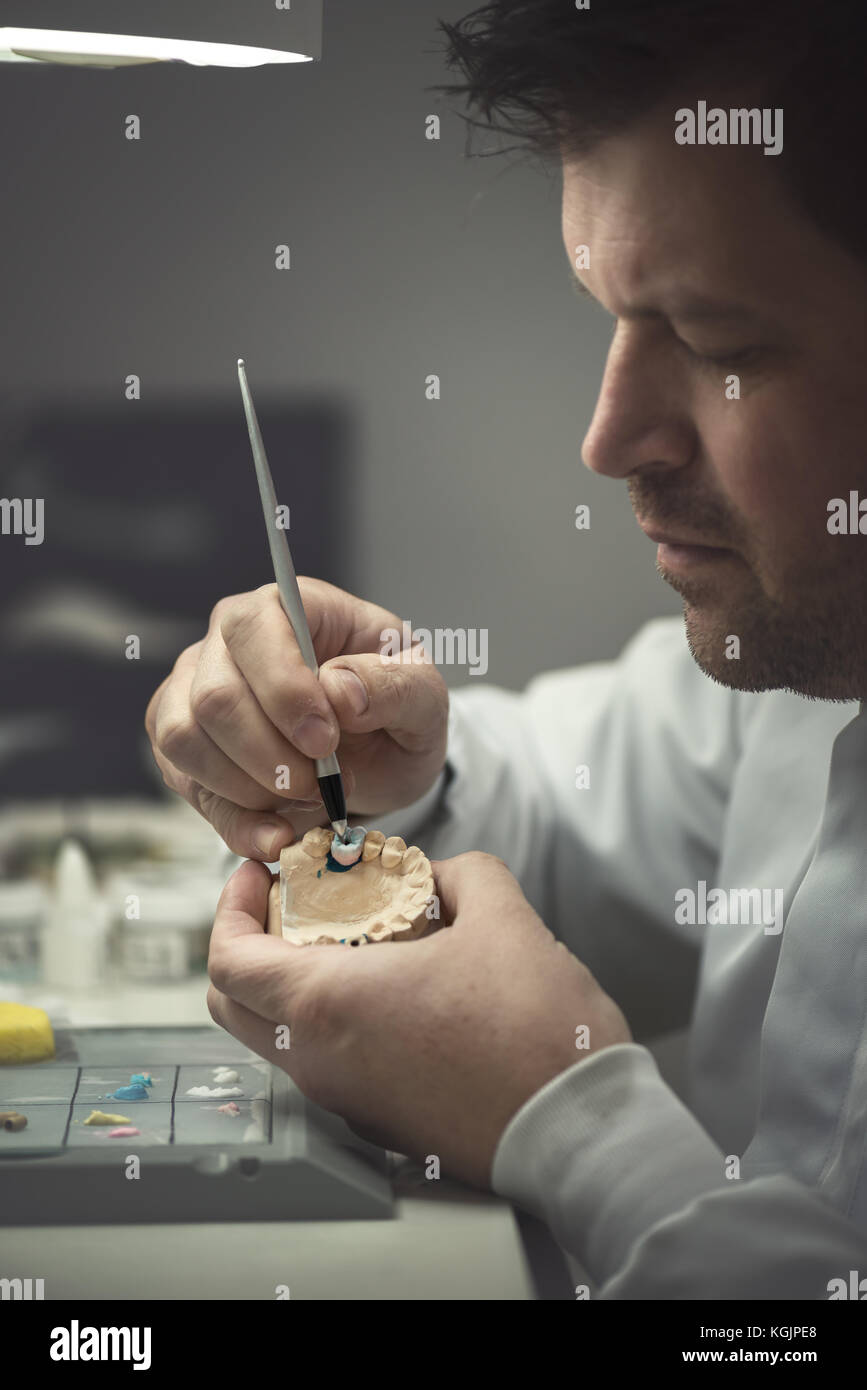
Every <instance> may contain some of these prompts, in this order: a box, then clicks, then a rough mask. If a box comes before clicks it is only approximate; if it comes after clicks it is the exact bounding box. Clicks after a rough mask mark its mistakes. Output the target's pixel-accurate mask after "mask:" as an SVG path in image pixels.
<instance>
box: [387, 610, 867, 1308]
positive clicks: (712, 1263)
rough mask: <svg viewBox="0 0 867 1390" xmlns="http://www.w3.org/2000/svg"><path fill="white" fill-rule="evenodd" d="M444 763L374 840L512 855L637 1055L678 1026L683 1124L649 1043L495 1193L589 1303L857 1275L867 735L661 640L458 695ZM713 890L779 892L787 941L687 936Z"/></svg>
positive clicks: (859, 726)
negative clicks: (609, 658) (729, 684)
mask: <svg viewBox="0 0 867 1390" xmlns="http://www.w3.org/2000/svg"><path fill="white" fill-rule="evenodd" d="M448 757H449V763H450V764H451V767H452V770H453V780H452V782H451V784H450V785H449V786H448V788H447V790H445V792H443V785H442V782H443V779H441V781H440V783H439V784H438V785H437V787H435V788H433V789H432V791H431V792H430V793H428V795H427V796H426V797H425V798H423V800H422V801H421V802H419V803H417V804H416V806H415V807H412V808H409V809H408V810H404V811H402V812H399V813H398V814H397V815H396V816H394V817H389V818H387V819H388V823H386V822H380V823H381V824H382V828H383V829H385V830H386V831H387V832H388V833H395V831H394V830H392V829H391V828H390V826H391V823H392V822H393V825H394V826H395V827H400V829H399V833H401V834H403V835H404V837H407V836H408V835H409V834H411V835H412V839H413V841H414V842H415V843H418V844H420V845H422V847H423V848H424V849H425V851H426V852H427V853H428V854H429V856H430V857H431V858H436V859H443V858H447V857H449V856H451V855H455V854H460V853H463V852H464V851H466V850H470V849H480V850H486V851H488V852H489V853H492V854H497V855H499V856H500V857H501V858H502V859H504V860H505V861H506V863H507V864H508V865H509V867H510V868H511V870H512V871H513V873H514V874H515V875H516V876H517V878H518V879H519V881H520V883H521V885H522V887H523V889H524V892H525V894H526V895H527V897H528V899H529V900H530V902H531V903H532V904H533V906H534V907H535V908H536V909H537V911H538V912H539V913H540V915H541V916H542V918H543V919H544V921H545V922H546V923H547V925H548V926H549V927H550V928H551V930H552V931H553V932H554V933H555V934H556V935H557V936H558V937H559V938H560V939H561V940H563V941H565V942H566V944H567V945H568V946H569V947H570V949H571V950H572V951H573V952H574V953H575V954H576V955H577V956H579V957H580V959H581V960H583V961H584V962H585V963H586V964H587V965H588V966H589V968H590V969H591V970H592V971H593V973H594V974H595V975H596V977H597V979H598V980H599V981H600V983H601V984H602V986H603V987H604V988H605V989H606V990H607V991H608V993H610V994H611V995H612V997H613V998H614V999H615V1000H616V1001H617V1003H618V1004H619V1005H620V1007H621V1008H622V1009H623V1011H624V1013H625V1015H626V1017H627V1019H628V1020H629V1023H630V1025H631V1028H632V1031H633V1034H634V1035H635V1036H636V1037H637V1038H639V1039H643V1040H644V1041H647V1040H648V1039H650V1038H651V1037H653V1036H654V1035H656V1034H659V1033H661V1032H663V1031H666V1030H670V1029H672V1028H676V1027H677V1026H685V1025H687V1024H688V1023H689V1022H690V1020H691V1027H690V1094H689V1108H687V1106H686V1105H685V1104H683V1103H682V1102H681V1100H679V1099H678V1097H677V1096H676V1095H675V1093H674V1092H673V1091H672V1090H671V1088H670V1087H669V1086H668V1085H667V1084H666V1082H665V1081H664V1080H663V1079H662V1077H661V1075H660V1073H659V1070H658V1068H657V1065H656V1063H655V1061H654V1059H653V1057H652V1055H651V1053H650V1052H649V1051H648V1050H647V1047H646V1046H644V1045H643V1042H641V1041H639V1042H635V1043H630V1044H621V1045H619V1046H616V1047H611V1048H607V1049H604V1050H603V1051H601V1052H599V1053H595V1054H592V1055H590V1056H589V1057H584V1059H583V1060H580V1054H576V1056H579V1060H577V1061H576V1064H575V1065H574V1066H573V1067H571V1068H570V1069H569V1070H568V1071H565V1072H563V1073H561V1074H560V1075H559V1076H557V1077H555V1078H554V1079H553V1080H552V1081H550V1082H549V1083H548V1084H547V1085H546V1086H545V1087H543V1088H542V1090H540V1091H539V1092H538V1093H537V1094H536V1095H535V1096H533V1097H532V1098H531V1099H530V1100H529V1101H528V1102H527V1103H526V1104H525V1105H524V1106H523V1107H522V1108H521V1110H520V1111H519V1112H518V1113H517V1114H516V1115H515V1116H514V1118H513V1119H512V1121H511V1123H510V1124H509V1126H508V1127H507V1129H506V1131H505V1133H504V1135H503V1136H502V1139H501V1141H500V1144H499V1147H498V1149H497V1153H496V1158H495V1163H494V1170H493V1183H494V1187H495V1189H496V1191H498V1192H499V1193H501V1194H503V1195H504V1196H507V1197H509V1198H511V1199H512V1200H514V1201H516V1202H517V1203H518V1204H520V1205H521V1206H523V1207H525V1208H526V1209H528V1210H529V1211H531V1212H533V1213H534V1214H535V1215H537V1216H539V1217H541V1218H542V1219H543V1220H544V1221H545V1222H547V1224H548V1225H549V1227H550V1228H551V1230H552V1232H553V1233H554V1235H555V1236H556V1238H557V1239H558V1240H559V1241H560V1243H561V1244H562V1246H563V1247H564V1248H565V1249H566V1250H568V1251H570V1252H572V1254H573V1255H575V1256H576V1257H577V1258H578V1259H579V1260H580V1261H581V1264H582V1265H583V1267H584V1268H585V1269H586V1271H587V1274H588V1276H589V1278H590V1281H591V1294H592V1296H594V1297H599V1298H606V1299H611V1298H642V1299H702V1298H708V1299H726V1298H805V1299H827V1298H828V1297H829V1288H828V1285H829V1281H831V1280H832V1279H842V1280H845V1281H846V1282H847V1284H848V1285H851V1284H852V1283H853V1281H852V1279H851V1275H850V1271H852V1270H856V1271H858V1277H859V1278H861V1279H865V1280H867V853H865V847H867V715H865V714H864V713H859V706H858V704H857V703H854V704H834V703H828V702H819V701H809V700H805V699H802V698H801V697H799V696H795V695H790V694H785V693H783V692H778V691H772V692H768V693H764V694H758V695H751V694H744V693H741V692H737V691H732V690H728V689H725V688H724V687H722V686H719V685H717V684H715V683H714V682H712V681H711V680H709V679H708V678H707V677H706V676H705V675H704V674H703V673H702V672H701V671H700V670H699V668H698V667H697V666H696V665H695V663H694V661H693V659H692V657H691V656H690V653H689V650H688V648H687V645H686V640H685V635H684V629H683V623H682V621H681V620H680V619H672V620H668V619H665V620H662V621H657V622H653V623H650V624H649V625H648V626H647V627H645V628H644V629H642V630H641V631H640V632H639V633H638V635H637V636H636V637H635V638H634V639H633V641H632V642H631V643H630V644H629V645H628V646H627V648H626V649H625V651H624V652H623V654H622V656H621V657H620V658H619V660H617V661H614V662H605V663H600V664H594V665H590V666H584V667H579V668H575V669H569V670H563V671H555V672H552V673H549V674H547V675H543V676H539V677H538V678H537V679H535V680H534V681H532V682H531V684H530V685H529V686H528V688H527V690H526V691H525V692H524V693H523V694H515V693H513V692H510V691H505V690H502V689H498V688H495V687H491V686H485V685H479V686H476V685H475V682H474V681H471V682H470V684H469V685H468V686H467V687H466V688H464V689H461V690H459V691H456V692H453V694H452V707H451V715H450V726H449V752H448ZM581 765H586V766H587V767H588V768H589V776H590V786H589V788H585V789H578V788H577V787H576V769H577V768H578V767H579V766H581ZM700 881H703V882H704V883H705V884H706V889H705V892H708V893H709V892H710V890H711V889H712V888H714V887H718V888H722V889H724V890H726V891H727V892H730V890H736V889H743V888H761V889H771V890H779V889H782V890H783V906H784V921H785V926H784V929H783V930H782V932H781V933H779V934H774V932H773V931H772V930H766V929H765V926H764V925H762V924H760V923H756V924H754V923H753V922H748V923H746V924H741V925H729V924H723V923H722V922H719V923H717V924H715V925H701V924H696V925H688V924H685V925H684V924H678V923H677V922H676V920H675V912H676V898H675V895H676V894H677V893H678V892H679V890H681V889H688V888H689V889H692V890H693V892H696V893H699V892H700V891H701V890H700V889H699V886H698V885H699V883H700ZM773 896H774V895H773V893H770V894H769V895H768V899H769V900H773ZM677 901H681V899H678V900H677ZM711 915H712V914H711ZM741 915H743V910H741ZM766 921H767V919H766ZM769 925H770V924H769ZM734 1159H737V1160H739V1165H738V1164H736V1163H734V1162H733V1160H734ZM738 1171H739V1176H737V1173H738ZM833 1287H835V1288H836V1287H837V1286H833ZM862 1295H863V1296H864V1297H867V1282H865V1284H864V1287H863V1290H862Z"/></svg>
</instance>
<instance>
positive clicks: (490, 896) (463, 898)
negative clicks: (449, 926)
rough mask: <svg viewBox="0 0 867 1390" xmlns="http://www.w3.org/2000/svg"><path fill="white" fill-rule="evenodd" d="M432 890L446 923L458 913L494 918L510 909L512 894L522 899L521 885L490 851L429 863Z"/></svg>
mask: <svg viewBox="0 0 867 1390" xmlns="http://www.w3.org/2000/svg"><path fill="white" fill-rule="evenodd" d="M431 868H432V869H433V873H434V889H435V891H436V894H437V896H438V898H439V900H440V906H441V907H442V909H443V917H444V919H445V921H446V922H447V923H452V922H456V919H457V918H458V917H459V916H462V917H463V918H465V919H467V918H469V917H471V916H473V917H480V916H484V917H486V918H487V917H495V916H496V915H497V913H498V912H500V911H506V910H508V908H509V907H510V906H511V907H512V908H514V904H515V895H516V894H517V895H518V896H519V897H521V898H523V897H524V894H523V892H522V890H521V885H520V884H519V883H518V880H517V879H516V878H515V876H514V875H513V874H512V872H511V871H510V869H509V867H508V865H506V864H504V863H503V860H502V859H497V857H496V856H495V855H493V854H480V853H477V852H475V851H474V852H473V853H472V854H458V855H456V856H455V857H454V859H436V860H434V861H433V863H432V864H431Z"/></svg>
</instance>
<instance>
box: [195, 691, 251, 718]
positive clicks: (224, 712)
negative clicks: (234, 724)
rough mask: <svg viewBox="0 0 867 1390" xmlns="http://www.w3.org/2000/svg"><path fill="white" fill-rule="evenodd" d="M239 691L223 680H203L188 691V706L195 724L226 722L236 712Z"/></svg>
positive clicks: (239, 696) (239, 698) (239, 695)
mask: <svg viewBox="0 0 867 1390" xmlns="http://www.w3.org/2000/svg"><path fill="white" fill-rule="evenodd" d="M241 693H242V692H241V691H240V690H237V689H236V688H235V687H234V686H232V685H228V684H227V683H226V682H225V681H203V682H202V683H201V684H200V685H198V686H195V687H194V688H193V690H192V691H191V692H190V706H191V709H192V713H193V718H194V719H195V721H196V723H197V724H202V725H208V724H211V725H214V724H224V723H228V722H229V721H230V720H231V718H232V716H233V715H234V714H235V713H236V711H237V709H238V705H239V703H240V700H241Z"/></svg>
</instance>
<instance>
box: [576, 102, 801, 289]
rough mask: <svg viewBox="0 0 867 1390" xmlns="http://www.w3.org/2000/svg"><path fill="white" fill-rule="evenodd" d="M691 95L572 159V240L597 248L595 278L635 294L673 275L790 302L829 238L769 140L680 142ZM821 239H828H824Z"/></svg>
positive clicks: (693, 284) (684, 283) (680, 281)
mask: <svg viewBox="0 0 867 1390" xmlns="http://www.w3.org/2000/svg"><path fill="white" fill-rule="evenodd" d="M679 104H680V103H676V102H674V101H672V102H671V104H670V106H668V107H667V108H666V109H665V110H661V111H657V112H655V113H654V114H653V115H652V116H651V117H649V118H646V119H645V120H643V121H641V122H640V123H637V124H636V125H635V126H633V127H630V129H629V130H628V131H626V132H624V133H623V134H619V135H617V136H614V137H612V138H609V139H607V140H605V141H603V142H602V143H601V144H600V145H598V146H597V147H595V148H594V149H593V150H592V151H590V153H588V154H587V155H586V156H584V157H582V158H574V157H568V156H567V157H566V158H564V161H563V237H564V242H565V245H566V247H567V250H568V251H569V252H570V256H571V255H573V254H574V248H575V246H577V245H580V244H586V245H587V246H589V248H590V268H591V269H590V272H589V274H588V275H587V276H585V278H586V279H587V281H588V283H589V284H590V285H591V287H592V288H593V289H594V292H595V289H596V284H595V282H594V272H595V271H598V272H599V273H600V274H602V275H604V277H605V280H606V284H607V285H608V286H609V290H610V292H611V293H612V294H613V295H614V296H615V297H623V298H624V299H625V300H631V299H632V298H634V297H635V296H636V295H638V294H641V293H643V292H644V291H645V290H649V291H650V292H653V291H654V290H655V289H656V288H657V286H658V285H659V286H663V287H666V286H667V284H668V282H669V281H671V282H673V283H674V284H675V285H677V286H681V287H685V288H691V289H693V290H695V292H697V293H699V292H701V291H704V292H708V291H709V290H712V289H714V288H723V287H724V288H725V290H726V291H727V292H728V293H732V294H739V295H740V296H742V297H748V298H755V297H756V296H759V297H761V299H762V301H763V302H764V303H765V304H766V305H772V304H774V303H775V302H776V303H778V304H779V305H783V304H785V303H786V302H787V300H790V298H791V293H792V277H793V276H799V277H800V276H803V275H804V274H805V269H804V267H805V262H806V261H807V260H808V259H809V258H810V256H811V255H813V254H818V245H820V246H821V247H822V248H824V251H823V254H824V253H826V252H827V242H826V241H825V239H824V238H822V237H819V235H818V233H817V232H815V231H814V230H813V229H812V227H811V224H810V223H809V222H808V221H807V220H806V218H804V217H803V215H802V214H800V213H799V212H798V211H797V210H796V209H795V208H794V207H793V205H792V204H791V202H790V200H789V198H788V197H787V194H786V192H785V189H784V187H783V185H782V182H781V180H780V178H779V175H778V173H777V171H776V170H775V169H774V167H773V165H774V162H775V159H778V158H781V157H782V156H767V155H765V154H764V153H763V152H762V150H761V148H754V147H753V148H749V149H744V148H738V147H735V146H707V145H705V146H689V145H678V144H677V143H676V141H675V139H674V130H675V117H674V113H675V110H676V109H677V106H678V105H679ZM817 241H818V245H817V244H816V243H817Z"/></svg>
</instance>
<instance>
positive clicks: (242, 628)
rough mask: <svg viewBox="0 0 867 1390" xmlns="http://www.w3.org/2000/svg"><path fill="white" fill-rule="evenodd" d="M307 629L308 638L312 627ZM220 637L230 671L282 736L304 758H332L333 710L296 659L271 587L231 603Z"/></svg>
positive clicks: (295, 648) (292, 637) (334, 738)
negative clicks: (235, 672)
mask: <svg viewBox="0 0 867 1390" xmlns="http://www.w3.org/2000/svg"><path fill="white" fill-rule="evenodd" d="M310 616H311V615H310V614H308V622H309V621H310ZM310 626H311V635H312V628H313V623H312V622H311V623H310ZM220 633H221V636H222V638H223V641H224V642H225V644H226V647H227V649H228V652H229V655H230V656H231V658H232V661H233V662H234V664H235V666H236V667H237V668H238V670H239V671H240V672H241V674H242V675H243V677H244V679H245V680H246V682H247V684H248V685H249V686H250V689H251V690H252V691H253V693H254V694H255V696H256V699H257V700H258V702H259V704H260V706H261V708H262V709H263V710H264V712H265V714H266V716H267V717H268V719H269V720H270V721H271V723H272V724H273V725H274V726H275V727H276V728H277V729H279V731H280V733H281V734H282V735H283V737H284V738H286V739H287V740H288V741H289V742H290V743H292V744H294V746H295V747H296V748H298V749H299V750H300V751H301V752H302V753H304V754H305V756H306V757H308V758H324V757H326V755H327V754H329V753H333V752H334V749H335V748H336V746H337V741H338V738H339V735H340V731H339V729H338V725H337V720H336V719H335V717H334V711H333V710H332V709H331V706H330V705H329V703H328V698H327V696H326V694H325V691H324V690H323V688H322V686H321V685H320V683H319V681H318V680H317V679H316V677H315V675H314V674H313V672H312V671H311V670H310V668H309V667H308V666H307V664H306V662H305V661H304V658H303V657H302V655H301V652H300V650H299V647H298V643H297V641H296V638H295V633H294V632H293V631H292V626H291V624H290V622H289V620H288V618H287V617H286V614H285V613H284V612H283V608H282V606H281V604H280V599H279V596H278V592H277V586H276V584H268V585H266V586H265V587H264V588H262V589H257V590H256V591H255V592H254V593H252V594H246V595H242V596H241V598H239V599H234V600H233V601H232V603H231V605H230V606H228V607H227V608H226V610H225V611H224V613H223V616H222V618H221V621H220Z"/></svg>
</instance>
